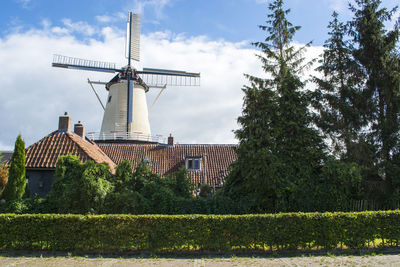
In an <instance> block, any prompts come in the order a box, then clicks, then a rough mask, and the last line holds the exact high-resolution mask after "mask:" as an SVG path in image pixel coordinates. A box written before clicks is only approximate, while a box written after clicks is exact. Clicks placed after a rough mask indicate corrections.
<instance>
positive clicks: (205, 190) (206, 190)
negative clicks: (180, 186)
mask: <svg viewBox="0 0 400 267" xmlns="http://www.w3.org/2000/svg"><path fill="white" fill-rule="evenodd" d="M210 195H211V186H210V185H209V184H202V185H200V193H199V196H200V197H209V196H210Z"/></svg>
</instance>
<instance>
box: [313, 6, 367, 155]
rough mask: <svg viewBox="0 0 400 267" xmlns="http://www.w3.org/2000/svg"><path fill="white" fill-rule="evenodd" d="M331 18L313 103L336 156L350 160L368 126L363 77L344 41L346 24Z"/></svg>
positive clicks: (350, 49)
mask: <svg viewBox="0 0 400 267" xmlns="http://www.w3.org/2000/svg"><path fill="white" fill-rule="evenodd" d="M332 18H333V19H332V21H331V22H330V23H329V26H328V29H330V32H329V33H328V34H329V36H330V38H329V39H328V40H327V41H326V42H325V45H324V47H325V49H324V53H323V59H322V60H320V64H321V65H320V66H319V67H318V68H317V71H319V72H320V73H321V74H322V78H319V77H314V82H316V84H317V88H316V90H315V91H314V92H313V102H312V103H313V107H314V108H315V109H316V110H317V112H318V113H317V115H316V116H315V123H316V125H317V126H318V127H319V128H320V129H321V130H322V131H323V133H324V134H325V135H326V136H327V138H328V139H329V142H330V143H331V144H332V148H333V153H334V154H335V155H336V156H338V157H339V158H341V159H346V158H347V159H348V160H350V159H349V155H350V154H354V153H353V151H352V150H354V147H355V144H356V143H358V138H359V137H360V136H359V133H360V130H361V128H362V126H365V125H366V120H365V119H363V118H364V117H363V116H362V113H361V112H360V110H359V109H360V107H361V104H362V100H361V99H362V95H361V93H360V92H361V89H362V86H363V77H364V76H363V73H362V71H361V69H360V68H359V66H358V64H357V62H356V61H355V60H354V58H353V56H352V48H351V44H350V43H349V41H347V40H345V38H346V35H347V27H346V25H345V24H344V23H342V22H339V19H338V14H337V13H336V12H334V13H333V15H332ZM350 158H352V157H350ZM350 161H351V160H350Z"/></svg>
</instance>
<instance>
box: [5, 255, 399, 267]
mask: <svg viewBox="0 0 400 267" xmlns="http://www.w3.org/2000/svg"><path fill="white" fill-rule="evenodd" d="M0 266H10V267H11V266H13V267H14V266H55V267H61V266H85V267H86V266H89V267H90V266H93V267H101V266H104V267H105V266H109V267H111V266H174V267H175V266H182V267H183V266H184V267H189V266H193V267H203V266H207V267H208V266H400V255H381V256H379V255H378V256H332V257H329V256H315V257H290V258H289V257H288V258H245V257H231V258H197V259H191V258H186V259H182V258H155V259H148V258H147V259H140V258H101V257H98V258H89V257H40V256H38V257H36V256H35V257H9V256H2V257H0Z"/></svg>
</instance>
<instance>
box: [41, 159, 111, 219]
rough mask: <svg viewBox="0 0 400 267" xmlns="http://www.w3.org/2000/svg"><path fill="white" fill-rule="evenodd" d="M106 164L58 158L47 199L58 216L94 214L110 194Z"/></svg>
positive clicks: (101, 207) (100, 208) (99, 209)
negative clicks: (59, 213)
mask: <svg viewBox="0 0 400 267" xmlns="http://www.w3.org/2000/svg"><path fill="white" fill-rule="evenodd" d="M109 178H110V172H109V167H108V165H107V164H105V163H102V164H98V163H95V162H93V161H90V160H89V161H87V162H85V163H82V162H81V161H80V160H79V159H78V157H77V156H73V155H67V156H62V157H60V159H59V161H58V163H57V167H56V171H55V180H54V183H53V185H52V187H51V190H50V193H49V195H48V199H49V202H50V203H52V204H53V205H54V207H55V208H56V210H57V211H58V212H66V213H82V214H86V213H98V212H100V211H101V210H102V209H103V205H104V200H105V198H106V196H107V194H108V193H109V192H110V191H111V190H112V185H111V183H110V182H109V181H108V180H109Z"/></svg>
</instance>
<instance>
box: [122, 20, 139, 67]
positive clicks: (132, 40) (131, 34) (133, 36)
mask: <svg viewBox="0 0 400 267" xmlns="http://www.w3.org/2000/svg"><path fill="white" fill-rule="evenodd" d="M140 25H141V15H140V14H133V13H129V21H128V23H127V27H126V47H125V57H126V58H128V59H129V55H130V58H131V59H133V60H136V61H140ZM129 49H130V51H129ZM129 52H130V53H129Z"/></svg>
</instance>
